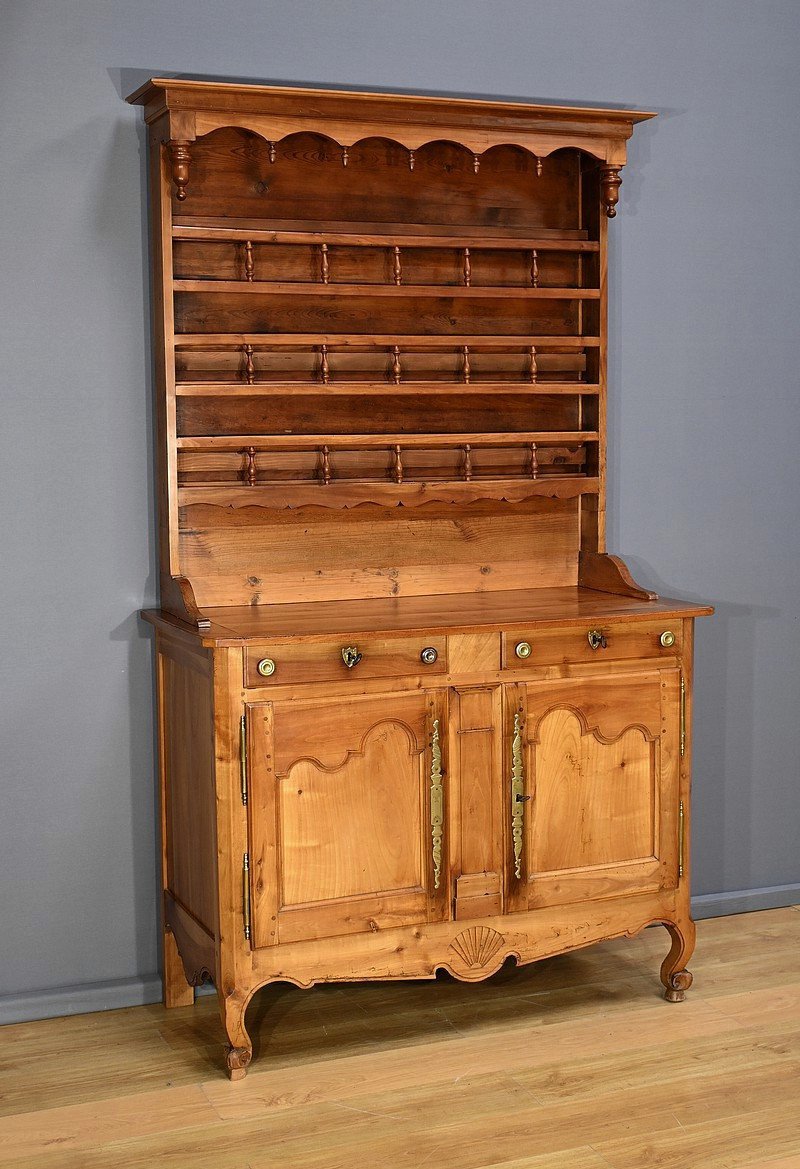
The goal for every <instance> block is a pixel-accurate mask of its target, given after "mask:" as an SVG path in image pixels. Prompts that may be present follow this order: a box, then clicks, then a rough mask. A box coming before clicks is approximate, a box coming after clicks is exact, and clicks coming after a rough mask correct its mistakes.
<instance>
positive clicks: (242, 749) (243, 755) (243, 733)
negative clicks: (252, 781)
mask: <svg viewBox="0 0 800 1169" xmlns="http://www.w3.org/2000/svg"><path fill="white" fill-rule="evenodd" d="M239 782H240V784H241V792H242V803H243V804H244V806H245V807H247V715H246V714H243V715H242V717H241V718H240V719H239Z"/></svg>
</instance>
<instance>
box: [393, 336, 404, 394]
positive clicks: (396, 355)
mask: <svg viewBox="0 0 800 1169" xmlns="http://www.w3.org/2000/svg"><path fill="white" fill-rule="evenodd" d="M401 375H402V369H401V367H400V346H399V345H395V346H393V348H392V380H393V381H394V384H395V385H396V386H399V385H400V377H401Z"/></svg>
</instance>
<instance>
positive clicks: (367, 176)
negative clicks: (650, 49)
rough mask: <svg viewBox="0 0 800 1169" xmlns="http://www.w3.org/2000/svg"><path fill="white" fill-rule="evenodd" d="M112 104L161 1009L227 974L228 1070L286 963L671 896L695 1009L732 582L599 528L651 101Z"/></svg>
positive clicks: (662, 903) (546, 951) (401, 946)
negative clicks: (698, 734)
mask: <svg viewBox="0 0 800 1169" xmlns="http://www.w3.org/2000/svg"><path fill="white" fill-rule="evenodd" d="M129 100H130V101H132V102H136V103H139V104H141V105H143V106H144V113H145V118H146V121H147V124H148V127H149V143H150V145H149V152H150V175H151V207H150V215H151V222H152V230H153V243H152V250H153V281H154V290H153V291H154V303H155V331H154V336H155V347H156V366H157V374H158V377H157V397H158V437H157V443H158V459H157V463H158V498H159V509H160V563H161V609H160V610H159V611H158V612H153V613H148V614H147V615H146V616H147V618H148V620H149V621H150V622H151V623H152V624H153V626H154V627H155V631H156V645H157V677H158V703H159V736H160V773H161V810H162V842H163V885H164V995H165V1001H166V1004H167V1006H180V1005H185V1004H188V1003H191V1002H192V1000H193V993H194V992H193V989H192V988H193V986H195V985H196V984H198V983H199V982H201V981H204V980H207V979H210V980H211V981H213V983H214V985H215V987H216V989H217V992H218V995H219V1002H220V1010H221V1015H222V1022H223V1026H224V1029H225V1032H226V1034H227V1039H228V1042H229V1047H228V1053H227V1066H228V1070H229V1073H230V1075H231V1077H232V1078H234V1079H236V1078H239V1077H241V1076H243V1075H244V1074H245V1071H246V1069H247V1066H248V1063H249V1062H250V1059H251V1055H252V1044H251V1040H250V1037H249V1035H248V1033H247V1030H246V1027H245V1010H246V1008H247V1006H248V1003H249V1002H250V1000H251V998H252V996H253V995H254V993H255V992H256V991H257V990H258V989H259V988H261V987H264V986H266V985H267V984H268V983H270V982H274V981H278V980H280V981H288V982H292V983H294V984H296V985H297V986H302V987H310V986H312V985H313V984H314V983H316V982H322V981H330V980H351V979H391V978H431V979H432V978H434V976H435V975H436V972H437V971H440V970H441V971H447V972H449V973H450V974H451V975H453V976H454V977H455V978H459V979H464V980H466V981H478V980H480V979H484V978H487V977H488V976H489V975H491V974H493V973H494V972H495V971H497V970H498V968H499V967H500V966H501V965H502V963H504V962H506V961H507V960H509V959H512V958H513V959H514V960H516V961H517V962H520V963H524V962H532V961H535V960H536V959H538V958H543V957H546V956H548V955H552V954H558V953H562V952H564V951H568V950H571V949H574V948H576V947H579V946H586V945H588V944H590V943H591V942H596V941H599V940H601V939H604V938H611V937H618V936H621V935H633V934H636V933H637V932H638V931H640V930H641V929H642V928H643V927H645V926H647V925H649V924H651V923H662V924H663V925H665V926H666V928H667V930H668V932H669V935H670V939H671V946H670V948H669V952H668V954H667V957H666V958H665V960H664V963H663V966H662V968H661V981H662V982H663V984H664V987H665V988H666V997H667V999H669V1000H670V1001H671V1002H677V1001H679V1000H680V999H682V998H683V996H684V992H685V991H686V989H687V988H688V986H689V985H690V983H691V980H692V979H691V975H690V974H689V972H688V971H687V969H686V964H687V961H688V959H689V956H690V954H691V951H692V947H693V941H694V927H693V924H692V920H691V917H690V912H689V838H690V806H689V785H690V774H689V769H690V758H691V708H692V638H693V625H694V618H695V617H697V616H700V615H701V614H706V613H710V612H711V610H710V608H708V607H706V606H701V605H697V604H685V603H682V602H680V601H672V600H665V599H659V598H657V597H656V596H655V595H654V594H653V593H651V592H648V591H647V590H646V589H644V588H641V587H639V586H638V585H637V584H635V583H634V581H633V580H632V579H631V576H630V574H629V572H628V571H627V569H626V567H625V565H624V564H623V563H622V562H621V561H620V560H618V559H617V558H616V557H613V556H610V555H608V554H607V553H606V551H605V531H604V530H605V498H606V483H605V468H606V344H607V326H606V307H607V296H608V288H607V279H606V273H607V264H606V254H607V234H608V230H609V220H610V219H613V218H614V216H615V214H616V207H617V202H618V198H619V187H620V181H621V179H620V171H621V168H622V166H623V164H624V162H625V156H626V155H625V152H626V142H627V139H628V138H629V137H630V135H631V132H632V130H633V126H634V125H635V123H637V122H640V121H642V120H644V119H646V118H650V117H652V116H653V115H651V114H647V113H637V112H633V111H629V110H607V109H577V108H569V107H559V106H531V105H522V104H511V103H506V102H492V101H463V100H453V99H445V98H429V97H414V96H394V95H382V94H371V93H351V92H337V91H334V90H308V89H293V88H279V87H272V86H258V85H222V84H216V83H203V82H194V81H177V80H164V79H156V80H153V81H151V82H149V83H148V84H147V85H145V86H144V87H143V88H142V89H141V90H139V91H138V93H136V94H134V95H132V97H131V98H130V99H129ZM642 392H643V393H645V392H647V388H646V387H645V386H643V387H642ZM665 487H666V485H665ZM666 948H667V947H666V946H665V949H666ZM431 994H432V995H435V994H436V989H435V987H434V986H432V987H431Z"/></svg>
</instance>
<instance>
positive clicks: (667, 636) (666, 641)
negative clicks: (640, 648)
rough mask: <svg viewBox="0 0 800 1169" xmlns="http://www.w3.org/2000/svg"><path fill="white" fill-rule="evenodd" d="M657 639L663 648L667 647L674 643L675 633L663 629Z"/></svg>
mask: <svg viewBox="0 0 800 1169" xmlns="http://www.w3.org/2000/svg"><path fill="white" fill-rule="evenodd" d="M658 640H659V641H660V642H661V644H662V645H663V647H664V649H669V648H670V646H672V645H674V644H675V634H674V633H673V632H672V630H671V629H665V630H664V632H663V633H662V634H661V637H659V639H658Z"/></svg>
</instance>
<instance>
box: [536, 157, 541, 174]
mask: <svg viewBox="0 0 800 1169" xmlns="http://www.w3.org/2000/svg"><path fill="white" fill-rule="evenodd" d="M536 177H537V179H540V178H541V177H542V160H541V158H539V155H538V154H537V155H536Z"/></svg>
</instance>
